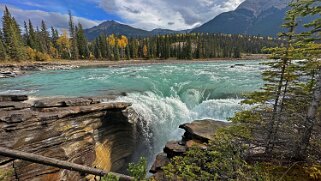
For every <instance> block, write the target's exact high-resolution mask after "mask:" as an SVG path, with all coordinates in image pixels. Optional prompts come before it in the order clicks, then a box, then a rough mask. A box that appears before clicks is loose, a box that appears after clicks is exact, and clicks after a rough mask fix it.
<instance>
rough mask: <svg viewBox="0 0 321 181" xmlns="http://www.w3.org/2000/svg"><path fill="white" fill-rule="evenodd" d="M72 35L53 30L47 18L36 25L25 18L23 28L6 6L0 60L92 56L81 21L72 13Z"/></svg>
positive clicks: (87, 57) (37, 59) (0, 39)
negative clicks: (39, 24)
mask: <svg viewBox="0 0 321 181" xmlns="http://www.w3.org/2000/svg"><path fill="white" fill-rule="evenodd" d="M69 17H70V20H69V35H68V33H67V31H64V32H63V33H62V34H61V35H59V32H58V30H57V29H55V28H54V27H51V32H49V31H48V27H47V26H46V23H45V22H44V21H42V22H41V27H40V28H39V27H34V25H33V24H32V22H31V21H30V20H29V21H28V22H24V31H23V33H22V30H21V29H20V27H19V25H18V23H17V21H16V20H15V18H14V17H12V15H11V14H10V12H9V10H8V8H7V7H5V11H4V14H3V18H2V31H1V30H0V60H14V61H21V60H36V61H45V60H50V59H75V60H76V59H89V58H90V52H89V49H88V42H87V39H86V37H85V34H84V31H83V28H82V25H81V24H80V23H79V24H78V26H75V24H74V22H73V18H72V15H71V13H69Z"/></svg>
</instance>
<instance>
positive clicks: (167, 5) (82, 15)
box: [0, 0, 243, 30]
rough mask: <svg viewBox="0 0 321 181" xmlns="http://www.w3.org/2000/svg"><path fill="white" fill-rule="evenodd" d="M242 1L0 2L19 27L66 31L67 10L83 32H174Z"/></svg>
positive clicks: (1, 0) (112, 0)
mask: <svg viewBox="0 0 321 181" xmlns="http://www.w3.org/2000/svg"><path fill="white" fill-rule="evenodd" d="M242 2H243V0H0V8H1V9H3V8H4V6H5V5H7V6H8V7H9V9H10V11H11V13H12V15H13V16H15V17H16V19H17V20H18V22H19V23H23V21H27V20H28V19H29V18H30V19H31V20H32V21H33V22H35V24H36V25H37V24H39V23H40V21H41V20H42V19H44V20H45V21H46V22H47V24H49V26H56V27H58V28H67V26H68V23H67V21H68V17H67V13H68V10H71V12H72V14H73V15H74V16H75V20H76V21H79V22H81V23H82V24H83V25H84V27H85V28H89V27H92V26H95V25H98V24H99V23H101V22H102V21H105V20H116V21H118V22H121V23H126V24H129V25H131V26H134V27H138V28H142V29H146V30H151V29H154V28H167V29H174V30H181V29H188V28H193V27H196V26H199V25H200V24H203V23H205V22H207V21H209V20H210V19H212V18H214V17H215V16H217V15H218V14H220V13H222V12H226V11H230V10H234V9H235V8H236V7H237V6H238V5H239V4H240V3H242Z"/></svg>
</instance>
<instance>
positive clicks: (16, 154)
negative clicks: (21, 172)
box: [0, 147, 134, 181]
mask: <svg viewBox="0 0 321 181" xmlns="http://www.w3.org/2000/svg"><path fill="white" fill-rule="evenodd" d="M0 155H2V156H5V157H9V158H14V159H20V160H24V161H29V162H33V163H38V164H42V165H47V166H52V167H57V168H61V169H66V170H70V171H76V172H80V173H85V174H92V175H96V176H105V175H107V174H108V175H113V176H116V177H117V178H119V180H120V181H132V180H134V178H133V177H130V176H127V175H123V174H119V173H114V172H108V171H105V170H100V169H96V168H91V167H87V166H83V165H79V164H75V163H71V162H67V161H62V160H58V159H54V158H48V157H45V156H41V155H36V154H32V153H26V152H22V151H17V150H12V149H8V148H4V147H0Z"/></svg>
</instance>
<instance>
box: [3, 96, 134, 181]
mask: <svg viewBox="0 0 321 181" xmlns="http://www.w3.org/2000/svg"><path fill="white" fill-rule="evenodd" d="M113 99H114V98H113V97H110V96H109V97H82V98H68V99H67V98H48V99H41V100H36V101H28V96H24V95H22V96H0V146H3V147H7V148H12V149H17V150H21V151H25V152H29V153H36V154H39V155H43V156H47V157H51V158H57V159H60V160H65V161H69V162H73V163H77V164H81V165H86V166H91V167H97V168H101V169H104V170H107V171H115V172H121V171H122V170H124V169H125V168H126V166H127V163H128V162H129V159H130V158H131V156H132V154H133V152H134V149H135V144H136V142H137V139H136V136H137V133H136V131H137V128H136V125H137V124H136V123H137V121H138V120H139V116H138V115H137V114H136V112H135V111H134V110H133V109H132V108H131V104H130V103H126V102H109V103H103V102H106V101H112V100H113ZM0 169H3V170H9V171H11V172H12V173H13V174H12V180H85V179H90V176H84V175H80V174H79V173H77V172H71V171H66V170H61V169H58V168H53V167H48V166H43V165H38V164H34V163H30V162H26V161H20V160H12V159H9V158H5V157H0Z"/></svg>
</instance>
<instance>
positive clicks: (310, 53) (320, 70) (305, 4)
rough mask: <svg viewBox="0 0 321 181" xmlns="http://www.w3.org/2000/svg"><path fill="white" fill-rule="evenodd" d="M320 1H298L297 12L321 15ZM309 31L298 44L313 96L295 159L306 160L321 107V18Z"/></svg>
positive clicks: (318, 17)
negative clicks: (304, 61)
mask: <svg viewBox="0 0 321 181" xmlns="http://www.w3.org/2000/svg"><path fill="white" fill-rule="evenodd" d="M319 3H320V0H318V1H315V0H306V1H298V2H297V3H296V5H297V7H296V8H297V10H298V11H299V12H300V15H301V16H303V17H306V16H315V15H319V14H320V13H321V6H320V4H319ZM304 26H305V27H306V28H308V30H306V31H305V32H303V33H301V34H300V38H301V41H300V42H298V43H297V46H298V49H299V52H300V53H302V54H303V55H304V57H305V58H306V59H307V62H306V63H305V64H304V65H303V69H302V70H303V71H304V72H305V75H304V76H307V77H309V76H310V77H311V78H310V81H308V82H307V83H306V86H305V87H308V93H310V94H311V95H312V96H308V97H306V100H308V102H307V105H308V106H307V112H304V113H303V115H304V117H305V118H304V120H303V127H302V130H303V131H301V134H300V140H299V142H298V144H297V148H296V152H295V158H296V159H298V160H305V159H306V158H307V157H308V149H309V147H310V146H311V144H310V142H311V141H310V140H311V138H312V135H313V129H314V127H315V125H316V124H317V120H318V118H317V116H318V110H319V108H320V107H321V62H320V59H319V58H320V56H321V45H320V43H319V41H320V40H321V35H320V33H321V18H320V16H317V18H315V19H314V20H312V21H311V22H309V23H307V24H305V25H304Z"/></svg>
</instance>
